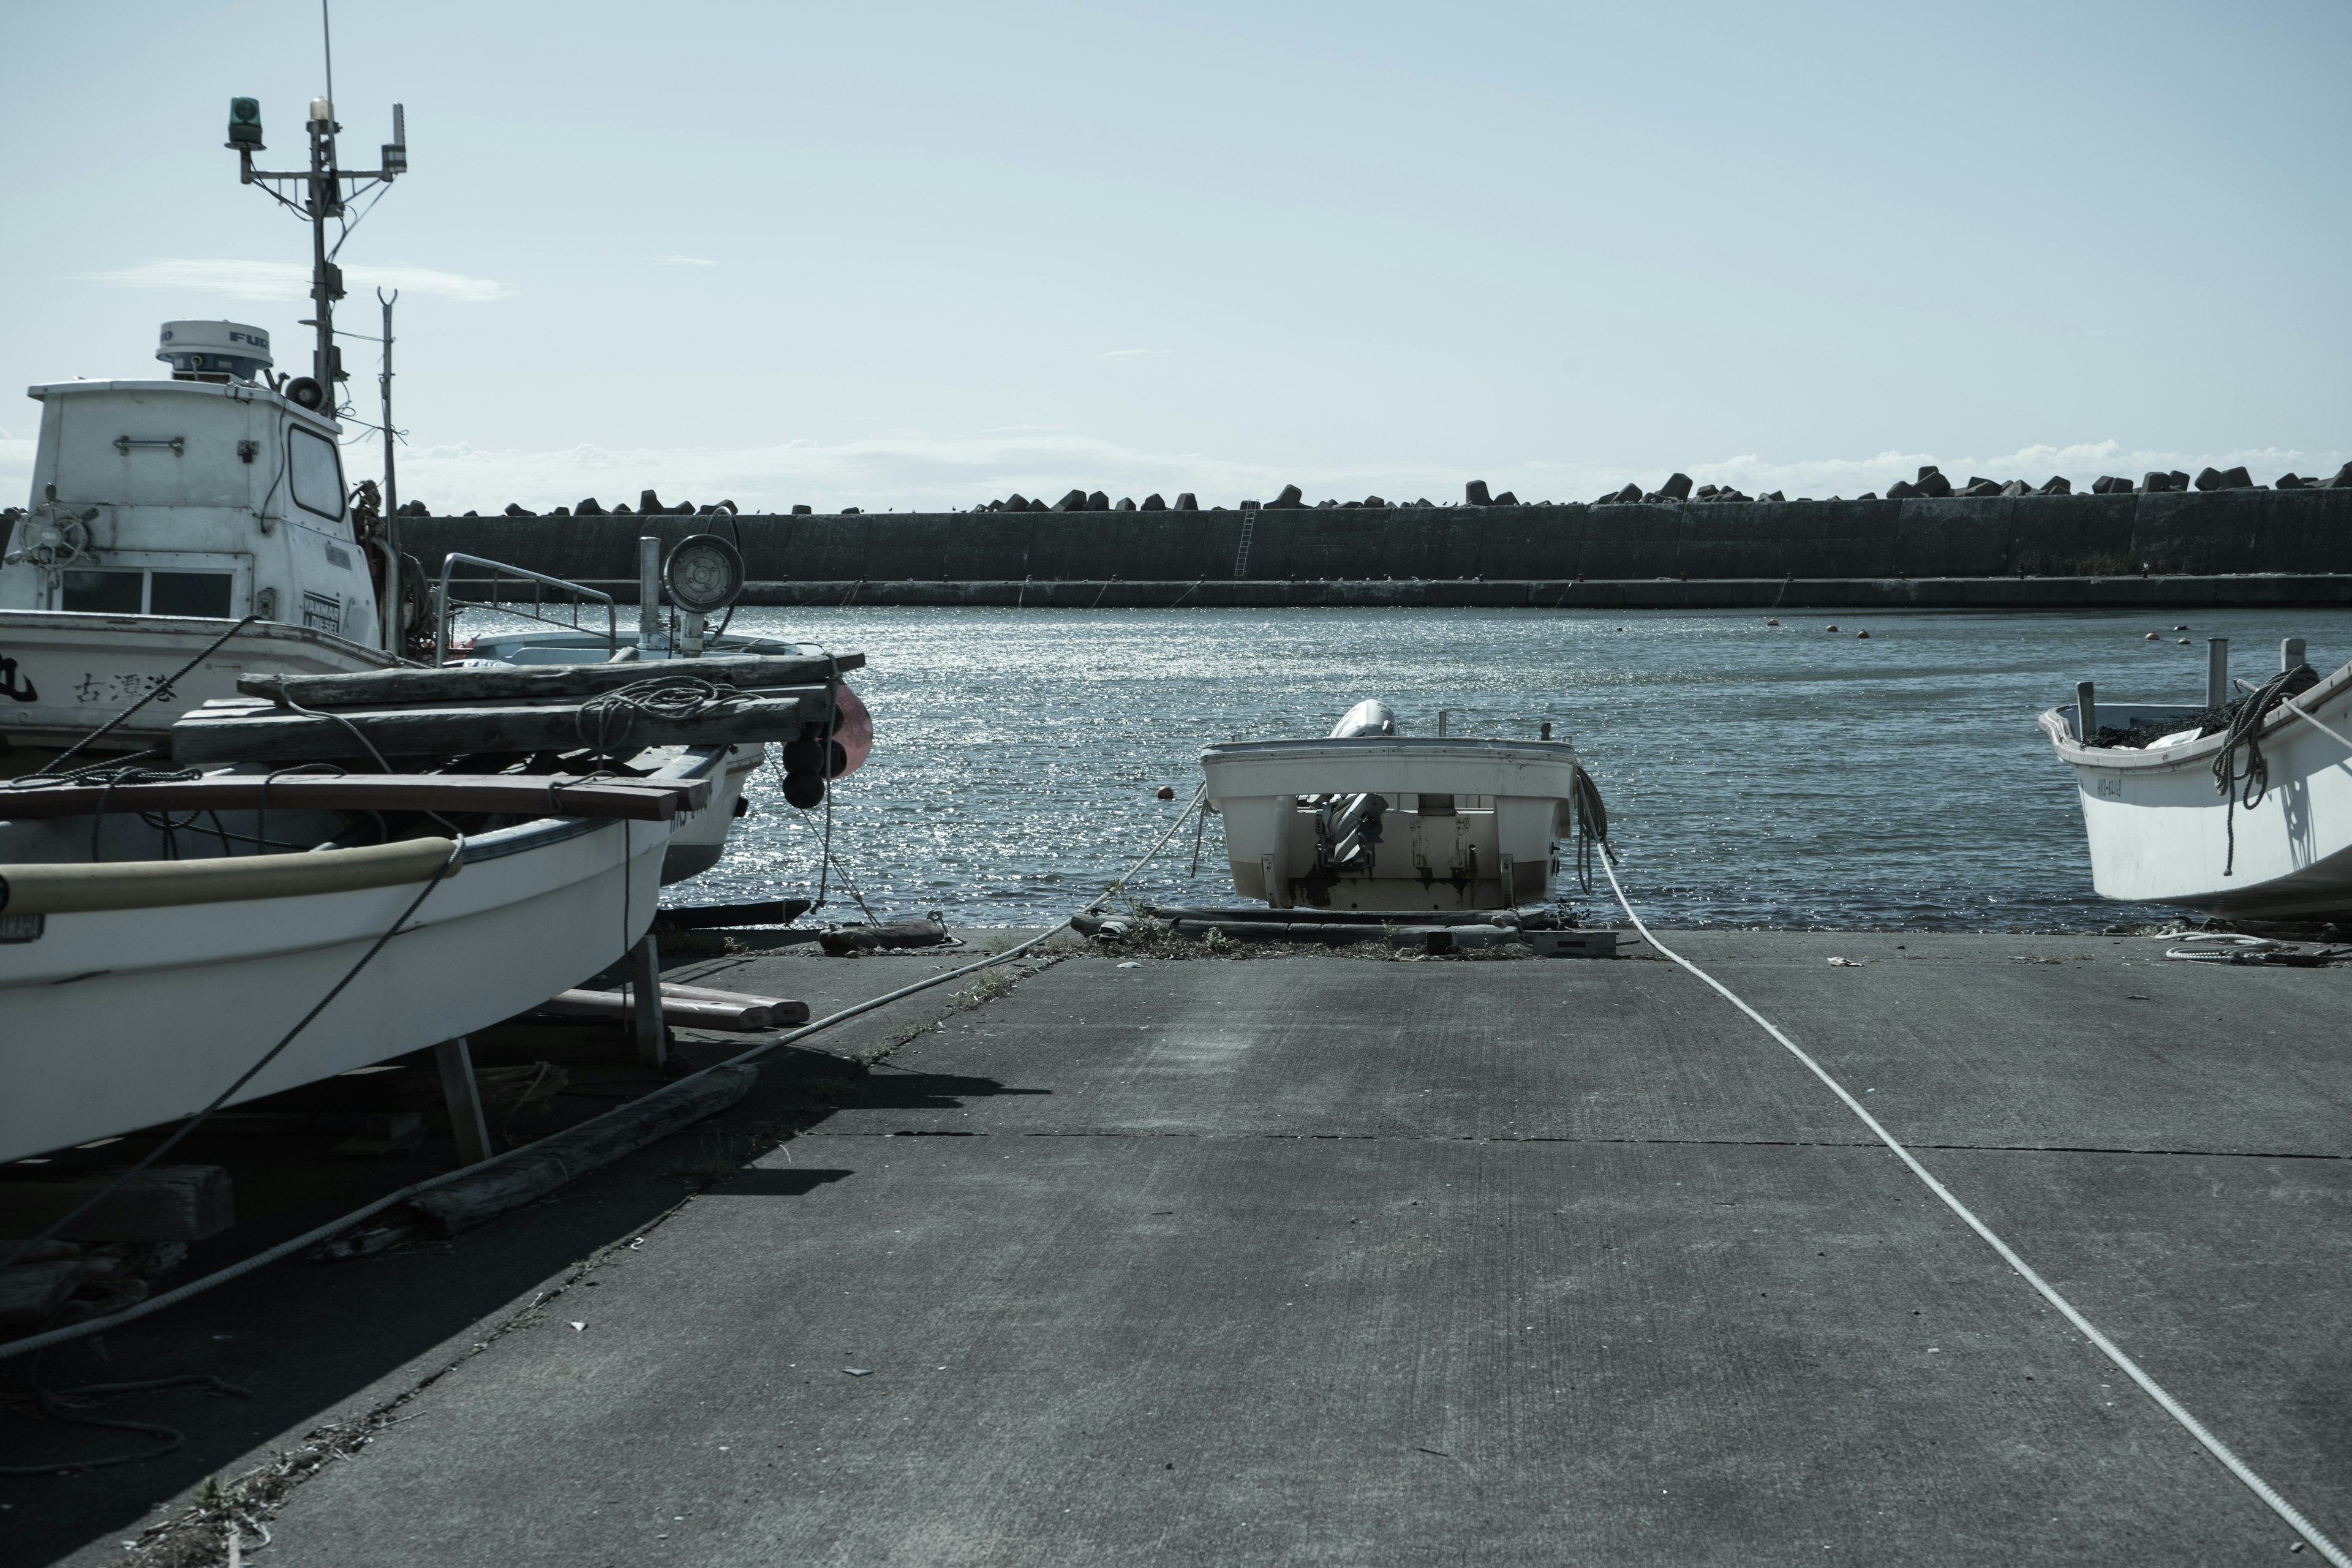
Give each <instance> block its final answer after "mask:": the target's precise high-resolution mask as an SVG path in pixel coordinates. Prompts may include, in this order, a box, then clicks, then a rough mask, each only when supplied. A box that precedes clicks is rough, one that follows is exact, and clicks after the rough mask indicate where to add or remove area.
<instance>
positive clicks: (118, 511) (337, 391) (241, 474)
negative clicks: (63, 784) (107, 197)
mask: <svg viewBox="0 0 2352 1568" xmlns="http://www.w3.org/2000/svg"><path fill="white" fill-rule="evenodd" d="M393 122H394V134H393V141H392V142H391V143H388V144H387V145H386V146H385V147H384V148H383V158H382V160H381V166H380V167H378V168H375V169H361V170H345V169H342V168H341V167H340V166H339V165H338V163H337V159H336V150H335V148H336V134H337V132H340V131H341V125H340V124H338V123H337V122H336V121H335V119H334V109H333V105H332V104H331V103H330V102H328V101H327V100H325V99H319V100H313V101H312V103H311V105H310V119H309V121H308V122H307V126H306V130H307V134H308V137H309V141H310V166H309V168H308V169H304V170H296V171H289V172H284V173H272V172H269V171H268V170H264V169H259V168H257V167H256V166H255V162H254V159H255V154H256V153H259V152H261V151H262V150H263V149H262V142H261V128H260V115H259V110H258V107H257V105H256V104H255V103H254V102H253V101H252V100H243V99H240V100H235V101H234V102H233V104H232V108H231V115H230V124H229V144H230V146H231V147H233V148H234V149H236V151H237V153H238V154H239V159H240V169H241V175H242V179H243V181H244V183H245V184H252V185H259V186H264V187H268V188H271V189H272V190H273V192H274V193H275V194H277V195H278V199H279V200H280V201H281V202H284V203H285V205H289V206H290V207H292V208H294V209H295V210H297V211H298V212H299V213H301V214H302V215H303V216H304V217H305V220H306V221H307V223H308V224H309V226H310V228H311V230H312V234H313V239H314V244H313V247H312V254H313V260H314V265H313V269H312V271H313V278H312V284H313V287H312V305H313V316H312V320H311V321H309V322H306V323H305V324H306V325H310V326H312V327H314V328H315V329H316V342H315V343H314V345H313V347H312V352H311V373H312V374H310V375H308V376H300V377H296V378H294V379H291V380H289V379H287V378H286V377H285V376H283V375H279V374H277V373H276V372H275V371H274V369H273V366H274V363H275V361H274V359H273V356H272V351H271V346H270V340H269V334H268V331H267V330H265V329H263V328H261V327H257V326H255V325H252V324H250V323H247V322H240V321H167V322H165V323H164V325H163V333H162V338H161V341H160V343H159V346H158V348H157V351H156V357H157V358H158V359H159V360H162V361H163V362H165V363H167V364H168V365H169V366H170V367H171V369H170V374H169V377H168V379H138V378H126V379H99V380H75V381H66V382H53V383H47V384H41V385H37V386H34V387H32V388H31V389H30V391H29V395H31V396H32V397H33V398H34V399H35V400H36V401H37V402H38V403H39V404H40V405H41V422H40V434H39V436H38V438H37V443H36V447H35V459H34V463H35V466H34V474H33V486H32V500H31V503H30V505H29V506H28V507H26V508H23V509H17V508H10V509H8V510H6V511H5V512H0V777H5V776H12V775H25V774H32V773H43V772H47V771H53V770H55V769H56V768H57V767H58V765H59V763H60V762H61V760H62V759H65V758H67V757H68V754H70V759H71V761H72V763H74V765H76V766H85V765H88V764H89V763H94V762H96V763H104V762H107V761H109V760H110V759H112V760H119V759H120V758H121V757H123V756H124V755H126V754H136V753H142V752H153V751H157V750H160V749H162V748H163V747H164V746H165V745H167V744H168V742H167V737H168V736H169V734H170V732H171V731H172V728H173V724H174V723H175V722H176V721H178V720H179V719H180V717H181V716H182V715H184V714H185V713H188V712H191V711H194V710H196V709H198V708H199V707H201V706H202V705H204V704H205V703H207V702H214V701H219V700H227V699H233V698H234V697H235V696H236V692H237V689H238V683H239V682H240V681H245V680H250V679H256V678H268V677H292V678H300V677H310V676H320V675H336V674H351V673H358V672H363V671H369V670H380V669H391V668H400V667H402V666H404V665H413V664H416V663H422V662H428V661H429V662H430V663H432V664H434V665H438V664H440V663H442V662H443V661H444V659H445V658H447V657H448V656H449V655H451V654H452V653H453V652H454V653H455V654H457V656H459V658H461V659H462V661H464V662H467V663H497V662H509V663H523V664H537V663H579V662H601V661H604V660H609V659H615V658H625V659H636V660H644V661H662V660H667V659H670V658H696V657H700V656H702V655H704V654H706V653H715V654H745V653H749V654H759V655H766V654H778V655H781V654H784V653H787V652H791V651H795V650H794V649H793V645H789V644H784V643H781V642H779V641H777V640H776V639H771V638H751V637H726V636H724V635H723V628H722V635H720V636H719V637H704V636H703V635H702V623H703V616H704V614H706V613H715V612H716V611H718V610H720V609H724V608H726V607H727V605H729V604H730V603H731V601H732V599H733V597H734V596H735V595H736V594H738V593H740V588H741V585H742V571H741V562H740V557H737V556H736V555H735V554H734V552H733V550H732V548H731V546H729V545H727V544H726V542H724V541H720V540H717V539H715V538H711V537H709V536H705V537H702V538H698V539H693V540H688V541H686V542H683V543H681V544H680V545H679V546H678V547H677V549H676V550H674V551H673V552H671V554H670V558H669V559H668V560H667V562H665V561H664V560H663V559H662V556H661V553H660V542H659V541H656V540H647V541H646V542H645V543H646V545H648V546H650V547H651V553H650V555H649V556H648V557H647V562H646V570H645V572H644V573H643V574H641V582H640V592H641V596H642V598H641V607H640V626H639V630H638V632H637V634H636V635H635V636H629V635H626V634H625V633H624V632H623V631H622V629H621V626H620V625H619V618H618V615H617V608H616V605H615V603H614V599H613V598H612V596H611V595H606V594H602V593H598V592H595V591H593V590H591V589H587V588H584V587H581V586H579V585H577V584H569V583H564V582H562V581H559V580H557V579H554V578H551V577H547V576H545V575H543V574H537V573H531V572H527V571H523V570H521V569H520V568H515V567H510V566H505V565H502V564H500V563H496V562H492V561H488V560H484V559H482V558H479V557H474V556H467V555H451V556H450V557H448V558H447V559H446V560H445V561H444V562H443V563H441V565H440V571H439V575H438V580H437V582H436V581H430V580H428V579H427V575H426V574H425V570H424V568H423V567H422V566H421V565H420V564H419V563H417V562H416V561H415V560H414V559H413V558H411V557H409V556H406V555H404V553H403V552H402V551H401V549H400V544H399V537H398V517H397V510H398V509H397V505H396V501H397V485H396V475H395V471H394V462H393V457H392V446H391V444H390V443H387V444H386V446H385V448H384V454H383V463H384V469H383V486H382V488H381V489H377V488H376V486H375V485H374V483H373V481H366V482H363V483H362V484H359V485H357V486H354V485H352V483H351V482H350V476H348V475H347V474H346V473H345V472H344V469H343V462H342V447H341V440H342V435H343V426H342V424H341V418H340V416H341V414H342V413H343V401H344V398H343V392H342V384H343V382H344V380H345V379H346V378H345V376H344V374H343V371H342V363H341V351H340V349H339V348H338V347H337V346H336V342H335V339H336V333H335V328H334V307H335V304H336V301H337V300H340V299H341V297H342V284H341V277H342V275H341V270H340V269H339V268H337V267H336V266H335V265H334V262H333V257H334V255H335V254H336V249H337V247H339V245H340V243H341V234H340V226H341V222H342V217H343V215H344V214H345V212H346V210H347V206H348V202H349V200H350V198H351V197H352V196H353V195H357V194H358V193H359V192H361V191H362V190H365V189H367V188H368V187H369V186H370V185H371V184H376V183H389V182H390V181H392V180H393V179H394V177H395V176H397V175H399V174H403V173H404V172H405V171H406V168H407V153H406V148H405V145H404V142H405V133H404V115H403V114H402V111H401V110H400V109H399V107H398V106H396V105H395V106H394V111H393ZM281 186H282V187H288V188H290V189H292V190H293V191H295V192H297V193H299V197H300V199H299V200H295V199H292V198H289V196H287V195H285V194H284V192H283V191H279V190H278V189H277V188H278V187H281ZM383 310H384V329H383V351H384V364H383V374H382V375H381V376H380V378H379V389H380V391H381V395H382V397H383V417H382V421H381V425H382V427H383V428H384V429H390V428H392V427H393V419H392V405H391V399H392V392H391V388H392V381H393V377H392V367H391V344H392V319H391V310H392V308H391V305H390V303H389V301H387V302H386V303H385V304H384V307H383ZM453 569H474V570H476V574H477V577H478V578H480V577H482V576H483V574H487V577H486V579H485V580H487V581H488V582H490V583H492V584H497V583H500V582H514V583H519V584H528V585H529V587H530V605H528V606H526V605H524V604H523V603H522V602H521V599H520V596H518V599H517V602H515V603H513V604H509V605H498V606H497V607H498V608H500V609H502V610H505V611H506V612H507V613H509V615H521V616H525V617H527V618H531V619H537V620H542V621H552V620H554V618H555V617H554V616H553V615H552V614H551V611H550V609H549V606H548V605H546V603H545V601H546V598H547V596H548V595H549V593H550V592H552V593H554V594H555V595H560V596H561V599H562V604H563V605H564V607H565V609H566V611H567V613H568V620H569V624H568V625H566V626H565V629H564V630H562V631H560V632H544V633H539V634H536V635H532V634H522V635H518V636H511V637H490V638H487V639H481V640H480V641H478V643H477V644H476V645H474V646H471V647H467V646H464V645H459V646H457V647H452V646H451V645H450V643H449V640H448V638H449V631H450V627H451V625H452V623H453V620H454V618H455V617H456V616H457V615H458V614H459V613H460V612H461V611H462V610H464V609H466V608H468V607H469V606H468V605H463V604H460V603H458V602H457V601H456V600H453V598H452V597H451V595H450V591H449V590H450V577H451V573H452V571H453ZM665 585H667V587H668V589H669V591H670V595H671V599H672V603H671V604H670V605H668V606H667V612H665V607H664V605H663V590H664V587H665ZM600 608H601V610H602V615H601V616H595V612H596V611H597V610H598V609H600ZM583 612H584V613H586V614H588V615H590V616H594V617H595V618H596V619H599V620H601V621H602V623H603V624H602V626H590V627H587V628H583V626H581V624H580V618H581V616H582V614H583ZM860 662H862V661H859V660H856V659H855V658H851V659H849V660H846V661H845V662H844V663H843V665H842V668H856V665H857V664H858V663H860ZM841 690H842V695H841V702H842V706H843V708H844V710H845V715H846V716H847V718H848V720H849V722H848V723H847V724H846V725H845V728H844V729H843V731H842V732H841V733H840V735H839V736H838V737H837V742H838V746H837V750H838V752H839V753H840V754H839V756H838V757H837V758H835V756H834V755H833V754H832V753H830V752H828V753H826V754H825V755H824V756H822V757H818V758H814V759H812V758H811V757H809V756H806V755H803V756H801V757H799V758H798V759H797V761H799V762H800V763H803V766H801V767H798V768H795V767H793V766H792V765H791V763H793V761H794V760H795V759H787V768H786V798H787V799H789V800H792V801H793V802H794V803H795V804H797V805H802V806H803V807H804V808H805V807H807V806H810V805H815V804H817V803H819V802H821V801H822V800H823V799H824V794H825V789H826V787H827V784H828V781H829V780H830V779H831V778H837V777H839V776H840V775H841V774H842V773H846V772H848V771H850V770H851V769H852V768H854V767H855V766H856V764H857V763H859V762H861V761H863V758H864V750H865V743H866V741H868V740H870V736H871V722H870V720H869V719H867V718H866V714H865V710H864V708H863V706H862V704H859V703H858V702H857V700H856V696H855V694H854V693H850V692H848V691H847V689H845V688H843V689H841ZM766 755H767V751H766V748H765V746H764V745H759V744H744V745H739V746H736V747H733V748H731V749H730V751H729V752H728V753H727V755H726V757H725V761H724V764H723V766H722V767H721V769H720V771H719V773H718V774H717V775H716V776H715V777H714V780H713V789H714V797H715V798H714V800H713V802H712V806H713V809H711V810H710V811H709V812H706V813H703V814H699V815H698V816H697V818H696V820H695V821H694V822H692V823H690V824H688V825H687V826H685V827H684V828H682V829H681V830H680V832H679V833H678V834H677V836H675V837H674V838H673V840H672V842H671V845H670V852H669V855H668V857H667V860H666V861H665V863H664V866H663V868H662V876H663V879H664V880H665V881H672V882H674V881H678V880H681V879H686V878H688V877H692V876H695V875H698V874H699V873H700V872H703V871H706V870H708V869H709V868H711V867H712V866H713V865H715V864H717V863H718V861H719V858H721V856H722V854H723V853H724V849H725V844H726V839H727V836H728V834H729V831H730V828H731V826H732V825H733V823H734V821H735V819H736V818H737V817H738V816H740V815H741V814H742V813H743V812H744V811H745V810H746V809H747V807H746V805H745V802H744V800H743V797H742V790H743V787H744V784H745V783H746V782H747V780H748V779H749V778H750V776H751V773H753V772H754V771H755V770H756V769H757V768H758V767H759V766H760V764H761V762H762V761H764V760H765V758H766ZM826 762H837V763H838V765H836V766H834V767H832V768H831V769H830V771H829V772H828V771H827V770H826V769H825V768H824V766H823V764H824V763H826Z"/></svg>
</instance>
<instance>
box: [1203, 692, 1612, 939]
mask: <svg viewBox="0 0 2352 1568" xmlns="http://www.w3.org/2000/svg"><path fill="white" fill-rule="evenodd" d="M1549 729H1550V726H1549V725H1546V726H1545V731H1546V738H1544V739H1540V740H1534V741H1517V740H1477V739H1465V738H1449V737H1445V736H1442V735H1441V736H1437V737H1433V738H1423V737H1415V736H1404V735H1400V734H1398V733H1397V727H1396V720H1395V716H1394V714H1393V713H1391V711H1390V710H1389V708H1388V707H1387V705H1386V704H1384V703H1381V702H1378V701H1367V702H1363V703H1360V704H1359V705H1358V706H1357V707H1355V708H1354V709H1352V710H1349V713H1348V715H1347V717H1346V718H1344V719H1342V720H1341V721H1339V725H1338V726H1337V727H1336V728H1335V729H1334V730H1333V731H1332V732H1331V733H1330V735H1329V736H1328V737H1326V738H1325V739H1322V740H1319V741H1236V742H1231V743H1229V744H1224V745H1214V746H1210V747H1208V748H1206V749H1205V750H1203V751H1202V753H1201V768H1202V773H1204V774H1205V775H1206V776H1207V780H1208V804H1209V807H1210V809H1211V810H1213V811H1214V812H1216V813H1218V814H1219V815H1221V816H1223V818H1224V826H1225V852H1226V857H1227V859H1228V860H1229V862H1230V863H1231V865H1232V868H1233V877H1234V890H1235V891H1236V892H1238V893H1239V894H1240V895H1241V896H1242V897H1244V898H1247V899H1258V900H1264V901H1265V903H1267V904H1269V905H1271V906H1272V907H1274V908H1276V909H1291V908H1296V907H1299V906H1302V905H1303V906H1307V907H1311V908H1315V909H1333V910H1392V911H1397V912H1400V913H1402V912H1410V911H1425V910H1506V909H1516V908H1517V907H1519V906H1521V905H1523V904H1531V903H1541V902H1543V901H1545V900H1549V898H1550V897H1551V895H1552V890H1553V887H1554V884H1555V881H1556V879H1558V877H1559V872H1560V864H1559V852H1560V847H1561V845H1562V844H1563V843H1564V842H1565V841H1568V840H1570V838H1571V837H1574V836H1576V835H1578V834H1579V833H1583V834H1586V835H1588V836H1589V837H1591V838H1600V837H1605V835H1606V833H1607V818H1606V816H1605V815H1604V814H1603V812H1602V808H1601V797H1600V795H1599V793H1598V792H1597V791H1596V790H1595V789H1594V788H1593V786H1592V783H1591V779H1590V778H1589V777H1588V776H1587V775H1586V773H1585V772H1584V769H1583V767H1582V766H1581V765H1580V763H1578V761H1577V757H1576V748H1575V747H1574V746H1573V745H1571V744H1570V742H1566V741H1554V740H1551V739H1549Z"/></svg>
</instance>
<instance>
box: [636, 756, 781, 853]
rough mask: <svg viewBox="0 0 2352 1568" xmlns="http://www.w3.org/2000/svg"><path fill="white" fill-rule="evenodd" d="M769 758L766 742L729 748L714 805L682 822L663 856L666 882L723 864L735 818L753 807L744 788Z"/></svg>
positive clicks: (714, 788)
mask: <svg viewBox="0 0 2352 1568" xmlns="http://www.w3.org/2000/svg"><path fill="white" fill-rule="evenodd" d="M767 758H768V748H767V747H765V746H762V745H740V746H730V747H728V748H727V760H726V763H725V764H724V766H723V767H722V768H721V770H720V771H719V773H717V774H714V775H713V776H712V778H711V789H710V805H709V807H707V808H706V809H704V810H703V811H701V812H698V813H697V814H696V816H695V818H694V820H693V821H691V822H688V823H684V824H682V825H681V826H679V828H678V830H677V833H676V834H674V835H672V837H671V838H670V841H669V853H668V854H667V856H665V857H664V858H663V859H662V880H663V882H665V883H669V882H683V881H685V880H686V879H688V877H699V876H700V875H702V873H704V872H705V871H708V870H709V869H710V868H712V867H713V866H716V865H718V864H719V859H720V858H721V857H723V856H724V855H725V854H726V853H727V836H728V835H729V834H730V833H731V832H733V831H734V830H735V818H736V817H737V816H741V815H745V814H746V813H748V811H749V809H750V808H749V807H746V806H744V805H743V804H742V802H743V787H744V785H745V784H749V783H750V782H751V774H752V773H755V772H757V771H758V769H759V766H760V764H761V763H763V762H765V761H767Z"/></svg>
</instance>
